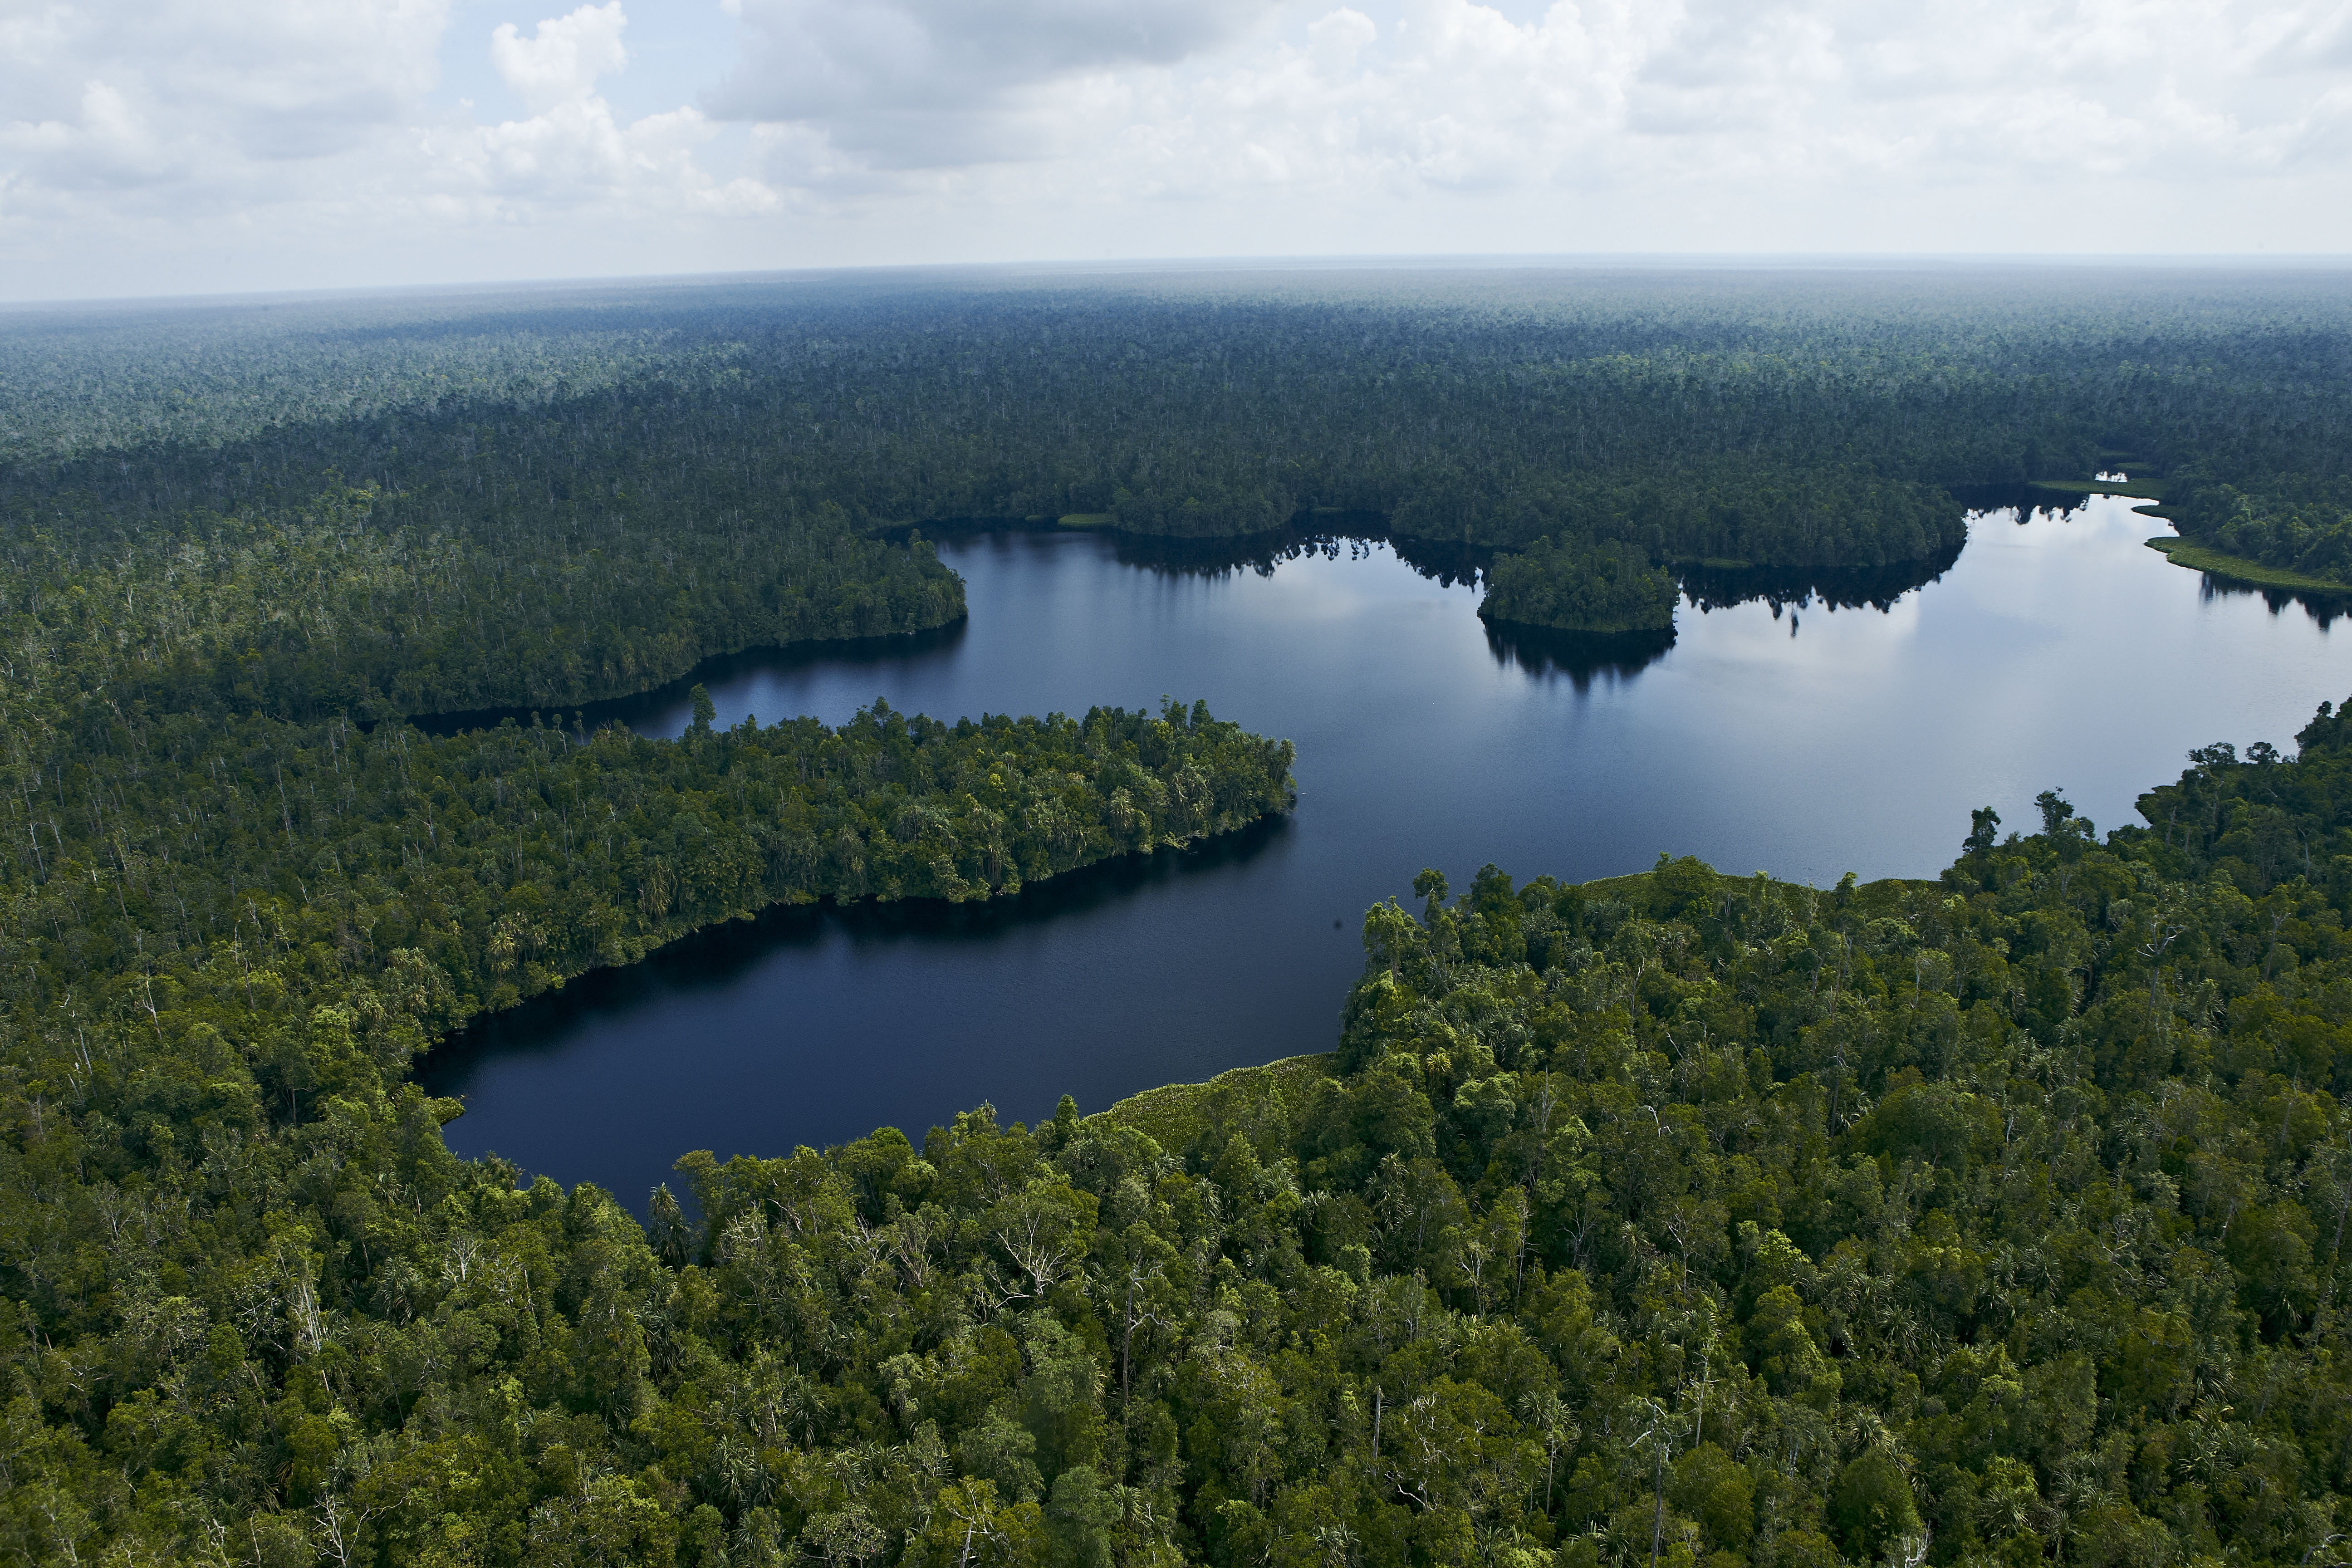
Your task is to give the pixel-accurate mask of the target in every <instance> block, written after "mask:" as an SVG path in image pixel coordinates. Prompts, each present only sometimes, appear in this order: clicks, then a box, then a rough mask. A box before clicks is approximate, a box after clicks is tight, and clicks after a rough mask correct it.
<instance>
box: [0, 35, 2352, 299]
mask: <svg viewBox="0 0 2352 1568" xmlns="http://www.w3.org/2000/svg"><path fill="white" fill-rule="evenodd" d="M2347 252H2352V0H2324V3H2315V4H2301V3H2297V0H2271V3H2267V4H2258V3H2247V0H2083V3H2066V0H1582V3H1578V0H1558V3H1557V4H1550V5H1544V4H1539V3H1537V0H1498V3H1497V4H1494V5H1479V4H1473V3H1471V0H1401V3H1392V0H1359V3H1358V4H1355V5H1331V4H1329V3H1328V0H665V3H661V4H656V3H654V0H605V3H604V4H602V5H578V6H576V7H573V8H571V9H568V10H553V9H549V8H547V0H538V3H537V4H535V5H534V4H529V3H522V0H110V3H107V4H93V3H90V0H0V300H58V299H78V298H100V297H113V296H126V295H129V296H142V295H172V294H187V293H213V292H246V291H256V290H272V289H332V288H360V287H374V286H384V285H403V284H442V283H457V282H473V281H496V280H505V279H553V278H595V277H614V276H633V275H648V274H674V273H701V272H729V271H746V270H765V269H772V268H829V267H845V266H873V265H925V264H939V263H984V262H1099V261H1105V260H1111V261H1118V260H1124V259H1144V258H1267V257H1300V256H1311V257H1332V258H1340V257H1385V256H1396V257H1415V256H1423V257H1434V256H1502V257H1538V256H1606V255H1622V254H1650V255H1654V254H1717V255H1743V256H1746V255H1774V254H1781V255H1786V254H1801V255H1830V254H1834V255H1854V254H1862V255H1872V254H1885V253H1895V254H1938V255H1951V254H1960V255H1969V254H1982V255H2000V256H2017V255H2037V254H2076V255H2106V254H2143V253H2145V254H2181V255H2217V254H2219V255H2263V254H2267V255H2273V256H2275V255H2329V256H2341V255H2343V254H2345V253H2347Z"/></svg>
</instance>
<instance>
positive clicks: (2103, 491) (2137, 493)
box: [2026, 479, 2165, 500]
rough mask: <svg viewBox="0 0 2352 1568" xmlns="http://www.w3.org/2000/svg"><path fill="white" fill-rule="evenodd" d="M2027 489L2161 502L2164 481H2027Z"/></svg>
mask: <svg viewBox="0 0 2352 1568" xmlns="http://www.w3.org/2000/svg"><path fill="white" fill-rule="evenodd" d="M2026 483H2027V485H2028V487H2029V488H2031V489H2037V490H2055V491H2058V492H2061V493H2063V494H2067V495H2091V496H2132V497H2135V498H2136V499H2137V500H2163V499H2164V492H2165V481H2164V480H2162V479H2029V480H2027V481H2026Z"/></svg>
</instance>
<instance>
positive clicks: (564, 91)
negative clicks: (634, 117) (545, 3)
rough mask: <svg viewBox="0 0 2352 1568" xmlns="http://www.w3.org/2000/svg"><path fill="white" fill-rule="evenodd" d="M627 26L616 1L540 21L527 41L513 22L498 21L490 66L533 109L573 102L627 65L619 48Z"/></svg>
mask: <svg viewBox="0 0 2352 1568" xmlns="http://www.w3.org/2000/svg"><path fill="white" fill-rule="evenodd" d="M628 25H629V19H628V18H627V17H626V16H623V15H622V14H621V0H611V3H610V4H609V5H583V6H581V7H580V8H579V9H578V10H577V11H574V12H572V15H570V16H558V17H554V18H551V19H550V20H548V21H544V22H541V24H540V25H539V26H538V29H537V30H536V32H535V33H534V34H533V36H532V37H528V38H526V37H522V35H521V34H520V32H519V31H518V30H517V29H516V27H515V25H514V24H513V23H512V22H501V23H499V26H498V30H497V31H496V32H494V33H492V34H491V35H490V63H491V64H492V65H494V66H496V67H497V68H498V72H499V76H501V77H503V78H504V79H506V84H507V85H508V86H509V87H510V88H512V89H514V90H515V95H516V96H517V97H519V98H520V99H521V100H523V101H524V102H525V103H527V104H529V105H530V107H531V108H532V109H534V110H541V111H544V110H549V109H552V108H554V107H556V106H557V105H559V104H564V103H574V102H578V101H579V100H583V99H585V98H587V97H588V96H590V94H591V93H593V91H594V90H595V87H596V79H597V78H598V77H600V76H604V75H605V74H607V73H608V72H612V71H617V70H619V69H620V68H622V67H624V66H625V65H627V64H628V63H629V51H628V50H627V49H626V48H625V47H622V44H621V32H622V29H624V28H625V27H626V26H628Z"/></svg>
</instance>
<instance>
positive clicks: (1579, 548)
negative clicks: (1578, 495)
mask: <svg viewBox="0 0 2352 1568" xmlns="http://www.w3.org/2000/svg"><path fill="white" fill-rule="evenodd" d="M1478 614H1479V616H1480V617H1481V618H1482V619H1484V620H1485V621H1486V623H1487V624H1488V625H1490V626H1514V627H1533V628H1537V629H1540V630H1543V631H1550V632H1572V633H1576V634H1578V635H1580V636H1584V637H1643V638H1654V637H1655V636H1656V635H1657V634H1658V633H1661V632H1664V633H1665V634H1666V635H1667V636H1669V637H1671V636H1672V635H1673V633H1674V629H1675V580H1674V577H1673V575H1672V574H1670V573H1668V572H1667V571H1666V570H1665V568H1664V567H1663V566H1653V565H1651V564H1650V562H1649V558H1648V557H1647V556H1646V555H1644V554H1643V552H1642V551H1641V550H1640V548H1639V547H1637V546H1634V545H1631V544H1624V543H1619V542H1601V543H1599V544H1593V543H1589V542H1584V541H1580V540H1570V541H1569V542H1565V543H1558V544H1556V543H1554V542H1552V541H1551V540H1550V539H1549V538H1547V539H1539V540H1538V541H1536V542H1535V543H1533V544H1531V545H1529V546H1528V548H1527V549H1526V550H1525V551H1524V552H1520V553H1518V554H1516V555H1504V556H1500V557H1498V558H1497V559H1496V562H1495V564H1494V565H1493V566H1491V567H1489V568H1488V569H1487V572H1486V598H1485V600H1484V601H1482V602H1481V603H1480V604H1479V605H1478Z"/></svg>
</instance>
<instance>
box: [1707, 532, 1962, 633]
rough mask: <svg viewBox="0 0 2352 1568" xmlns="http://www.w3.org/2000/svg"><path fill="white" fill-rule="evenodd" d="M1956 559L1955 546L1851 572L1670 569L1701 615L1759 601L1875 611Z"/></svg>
mask: <svg viewBox="0 0 2352 1568" xmlns="http://www.w3.org/2000/svg"><path fill="white" fill-rule="evenodd" d="M1959 558H1960V552H1959V549H1958V547H1955V548H1953V549H1950V550H1944V551H1938V552H1936V553H1935V554H1933V555H1930V556H1927V557H1926V558H1925V559H1924V560H1919V561H1905V562H1900V563H1896V564H1895V565H1892V566H1885V567H1878V568H1863V569H1860V570H1856V571H1851V572H1792V571H1784V570H1780V569H1777V568H1773V567H1759V566H1738V567H1732V566H1707V565H1703V564H1686V565H1681V566H1677V567H1675V580H1676V581H1677V582H1678V583H1679V584H1681V586H1682V591H1683V598H1684V599H1685V601H1686V602H1687V603H1688V604H1689V605H1691V606H1692V607H1693V608H1694V609H1696V610H1697V611H1699V612H1700V613H1701V614H1705V613H1706V611H1709V610H1727V609H1729V608H1731V607H1732V606H1733V605H1748V604H1754V603H1756V602H1757V601H1759V600H1761V601H1763V602H1764V603H1766V604H1769V605H1771V606H1772V614H1773V616H1774V617H1775V618H1778V617H1779V616H1780V612H1781V610H1783V609H1796V610H1810V609H1814V608H1816V607H1818V608H1821V609H1827V610H1864V609H1869V610H1878V611H1881V612H1885V611H1887V610H1892V609H1893V608H1894V607H1895V601H1896V600H1898V599H1900V598H1902V597H1903V595H1906V594H1909V593H1913V592H1916V590H1918V589H1921V588H1924V587H1926V586H1927V584H1930V583H1933V582H1935V581H1936V580H1937V578H1939V577H1941V576H1943V574H1945V573H1947V572H1948V571H1950V570H1951V569H1952V563H1954V562H1956V561H1958V559H1959Z"/></svg>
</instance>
